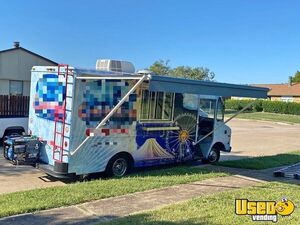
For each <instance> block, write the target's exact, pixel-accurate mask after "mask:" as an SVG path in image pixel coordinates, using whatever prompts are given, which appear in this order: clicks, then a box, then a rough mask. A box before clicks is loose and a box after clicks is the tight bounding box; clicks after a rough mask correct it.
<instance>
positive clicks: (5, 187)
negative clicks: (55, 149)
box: [0, 147, 65, 194]
mask: <svg viewBox="0 0 300 225" xmlns="http://www.w3.org/2000/svg"><path fill="white" fill-rule="evenodd" d="M0 184H1V185H0V194H2V193H9V192H15V191H23V190H29V189H34V188H43V187H51V186H57V185H65V183H63V182H62V181H59V180H56V179H53V178H51V177H48V176H47V175H46V174H44V173H43V172H41V171H40V170H38V169H36V168H34V167H32V166H29V165H19V166H14V165H12V164H11V163H10V162H9V161H7V160H6V159H4V158H3V154H2V147H0Z"/></svg>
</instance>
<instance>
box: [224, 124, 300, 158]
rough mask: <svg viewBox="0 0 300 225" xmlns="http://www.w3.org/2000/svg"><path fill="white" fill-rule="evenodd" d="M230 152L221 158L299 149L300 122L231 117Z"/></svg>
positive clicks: (273, 153)
mask: <svg viewBox="0 0 300 225" xmlns="http://www.w3.org/2000/svg"><path fill="white" fill-rule="evenodd" d="M228 124H229V126H230V127H231V129H232V137H231V146H232V152H231V153H229V154H223V155H222V156H221V160H232V159H238V158H244V157H253V156H267V155H276V154H279V153H286V152H291V151H296V150H300V124H294V125H292V124H286V123H274V122H264V121H253V120H242V119H233V120H232V121H230V122H229V123H228Z"/></svg>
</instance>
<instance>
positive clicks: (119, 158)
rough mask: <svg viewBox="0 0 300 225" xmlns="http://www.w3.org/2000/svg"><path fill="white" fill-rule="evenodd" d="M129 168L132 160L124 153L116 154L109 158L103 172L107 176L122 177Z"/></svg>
mask: <svg viewBox="0 0 300 225" xmlns="http://www.w3.org/2000/svg"><path fill="white" fill-rule="evenodd" d="M131 168H132V160H130V158H129V157H128V156H127V155H125V154H118V155H116V156H114V157H112V158H111V159H110V160H109V162H108V164H107V166H106V170H105V173H106V176H108V177H123V176H125V175H126V174H128V173H129V171H130V170H131Z"/></svg>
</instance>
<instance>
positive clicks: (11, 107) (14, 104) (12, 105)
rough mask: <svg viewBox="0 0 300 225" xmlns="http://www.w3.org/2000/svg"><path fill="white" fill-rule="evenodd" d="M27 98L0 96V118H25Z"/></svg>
mask: <svg viewBox="0 0 300 225" xmlns="http://www.w3.org/2000/svg"><path fill="white" fill-rule="evenodd" d="M28 113H29V96H14V95H0V117H27V116H28Z"/></svg>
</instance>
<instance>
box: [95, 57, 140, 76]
mask: <svg viewBox="0 0 300 225" xmlns="http://www.w3.org/2000/svg"><path fill="white" fill-rule="evenodd" d="M96 70H105V71H114V72H123V73H134V72H135V68H134V65H133V64H132V63H131V62H127V61H120V60H112V59H98V60H97V62H96Z"/></svg>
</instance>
